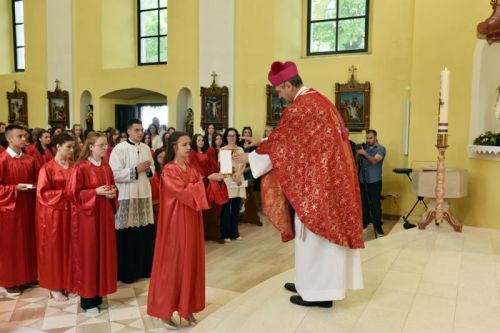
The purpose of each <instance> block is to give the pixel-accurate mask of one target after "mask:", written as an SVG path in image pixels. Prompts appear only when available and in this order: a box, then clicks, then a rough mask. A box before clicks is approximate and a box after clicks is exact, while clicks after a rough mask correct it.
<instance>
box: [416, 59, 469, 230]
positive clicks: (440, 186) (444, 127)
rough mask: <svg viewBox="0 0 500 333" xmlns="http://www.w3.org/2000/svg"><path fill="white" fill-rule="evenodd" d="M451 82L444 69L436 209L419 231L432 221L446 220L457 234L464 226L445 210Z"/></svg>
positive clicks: (420, 223)
mask: <svg viewBox="0 0 500 333" xmlns="http://www.w3.org/2000/svg"><path fill="white" fill-rule="evenodd" d="M449 80H450V71H449V70H448V69H446V68H445V69H444V70H443V71H442V72H441V89H440V96H439V123H438V133H437V144H436V148H437V149H438V165H437V170H436V188H435V193H436V207H435V208H434V209H432V210H431V211H430V212H429V213H428V214H427V215H426V216H425V217H424V218H423V219H422V221H420V222H419V223H418V228H419V229H425V228H426V227H427V226H428V225H429V224H430V223H431V222H432V221H435V223H436V225H439V224H440V223H442V222H443V220H445V221H446V222H448V224H449V225H450V226H451V227H452V228H453V230H455V231H457V232H461V231H462V225H460V224H458V223H456V221H455V219H454V218H453V216H452V215H451V213H450V212H449V211H448V209H445V207H444V206H445V199H444V198H445V189H444V182H445V174H446V166H445V159H446V156H445V153H446V148H448V96H449Z"/></svg>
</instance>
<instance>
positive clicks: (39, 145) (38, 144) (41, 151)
mask: <svg viewBox="0 0 500 333" xmlns="http://www.w3.org/2000/svg"><path fill="white" fill-rule="evenodd" d="M45 133H49V135H50V132H49V131H47V130H44V129H42V130H41V131H40V132H38V138H37V140H36V142H35V147H36V150H38V152H39V153H40V155H45V149H43V146H42V142H41V141H40V140H41V139H42V136H43V135H44V134H45ZM47 149H48V150H49V151H50V152H51V153H52V155H54V154H53V153H54V152H53V151H52V149H51V147H50V144H48V145H47Z"/></svg>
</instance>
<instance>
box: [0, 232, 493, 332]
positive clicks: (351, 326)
mask: <svg viewBox="0 0 500 333" xmlns="http://www.w3.org/2000/svg"><path fill="white" fill-rule="evenodd" d="M385 227H386V231H388V230H389V229H390V228H391V227H392V225H391V226H390V225H389V223H386V224H385ZM433 228H434V229H431V230H426V231H418V230H415V229H413V230H410V231H404V232H399V231H402V226H401V224H400V223H398V224H396V226H395V227H394V229H393V231H392V232H391V235H390V236H388V237H384V238H381V239H378V240H376V241H370V242H368V243H367V249H366V250H364V251H363V252H362V253H363V271H364V275H365V289H364V290H363V291H358V292H350V293H349V294H348V297H347V299H346V300H345V301H342V302H336V303H335V305H334V308H333V309H330V310H325V309H306V308H301V307H297V306H293V305H291V304H290V303H289V301H288V298H289V296H290V294H289V293H287V292H286V291H284V290H283V288H282V285H283V283H284V282H285V281H292V280H293V270H292V268H293V243H291V242H290V243H286V244H283V243H281V242H280V238H279V235H278V234H277V232H276V231H275V230H274V228H273V227H272V226H270V225H269V224H267V223H265V224H264V226H263V227H256V226H253V225H248V224H244V225H242V226H241V228H240V230H241V233H242V235H243V236H244V240H243V241H242V242H233V243H230V244H225V245H220V244H216V243H213V242H207V243H206V270H207V274H206V277H207V307H206V309H205V310H204V311H203V312H202V313H199V314H198V315H197V318H198V319H199V320H200V324H199V325H198V326H196V327H194V328H192V327H183V328H182V330H181V331H183V332H187V331H190V332H216V333H219V332H220V333H223V332H231V333H232V332H252V333H254V332H273V333H274V332H304V333H305V332H321V333H322V332H370V333H372V332H382V333H386V332H457V333H458V332H460V333H461V332H464V333H465V332H488V333H490V332H500V297H499V284H500V231H499V230H496V231H495V230H484V229H477V228H467V227H465V228H464V232H463V233H462V234H458V233H453V232H451V231H450V229H449V228H448V227H447V226H442V227H441V228H440V230H435V227H433ZM364 236H365V237H366V238H367V239H369V238H372V237H373V236H372V234H371V233H370V232H368V233H366V234H365V235H364ZM147 287H148V280H142V281H139V282H137V283H134V284H131V285H120V286H119V290H118V292H116V293H115V294H113V295H110V296H109V299H108V303H109V306H110V308H109V310H107V311H103V312H101V313H100V314H87V313H84V312H82V311H81V310H80V309H79V307H78V304H77V299H73V300H70V301H68V302H64V303H58V302H55V301H54V300H49V299H48V291H47V290H45V289H41V288H36V289H30V290H28V291H26V292H25V293H24V294H23V295H22V296H21V297H19V299H10V298H7V297H4V296H3V295H2V291H1V289H0V332H2V333H4V332H5V333H6V332H27V333H29V332H53V333H62V332H92V333H108V332H165V331H166V330H165V329H164V328H163V327H162V326H161V324H160V322H159V321H158V320H157V319H155V318H151V317H149V316H147V315H146V314H145V313H146V298H147Z"/></svg>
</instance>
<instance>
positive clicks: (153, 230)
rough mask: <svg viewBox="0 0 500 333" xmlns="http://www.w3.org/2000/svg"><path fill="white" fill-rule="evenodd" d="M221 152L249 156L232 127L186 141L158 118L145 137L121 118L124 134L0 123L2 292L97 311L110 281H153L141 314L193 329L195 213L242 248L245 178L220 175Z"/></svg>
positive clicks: (199, 288)
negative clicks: (210, 217) (73, 301)
mask: <svg viewBox="0 0 500 333" xmlns="http://www.w3.org/2000/svg"><path fill="white" fill-rule="evenodd" d="M271 131H272V128H267V129H266V133H265V136H267V135H269V134H270V132H271ZM243 133H244V135H245V136H252V130H251V128H250V127H245V129H244V130H243ZM224 149H229V150H231V151H232V152H233V153H239V152H243V151H251V150H252V148H248V147H247V143H246V142H245V140H243V139H241V138H240V134H239V132H238V130H236V129H235V128H228V129H227V130H225V131H224V132H223V133H219V132H217V131H216V129H215V126H214V125H213V124H209V125H208V126H207V128H206V131H205V133H203V134H195V135H194V136H193V137H192V138H191V137H190V136H188V134H187V133H184V132H177V131H175V128H173V127H170V128H168V129H166V128H165V126H160V125H159V123H158V120H157V119H156V118H155V119H154V120H153V123H152V124H151V125H150V126H149V127H148V128H147V129H146V130H144V128H143V124H142V122H141V120H139V119H130V120H129V121H128V123H127V131H126V132H120V131H119V130H117V129H114V128H108V129H106V130H105V131H104V132H98V131H85V132H84V131H83V129H82V126H80V125H79V124H75V125H74V126H73V127H72V129H71V130H64V129H63V128H59V127H56V128H51V129H49V130H45V129H40V128H35V129H27V128H25V127H24V126H23V125H22V124H8V125H7V124H4V123H0V151H1V155H0V210H1V211H2V214H3V220H4V221H3V223H2V229H1V232H0V250H1V251H0V252H1V253H2V256H1V257H0V286H2V287H4V288H5V289H6V292H7V296H9V297H17V296H19V295H20V294H21V293H22V292H23V291H24V290H26V289H27V288H32V287H35V286H37V285H38V284H39V285H40V286H41V287H43V288H47V289H48V290H49V291H50V298H53V299H54V300H55V301H61V302H64V301H67V300H68V299H69V298H72V297H76V296H80V306H81V308H82V309H83V310H85V311H87V312H90V313H98V312H99V311H102V310H103V309H106V308H107V304H106V302H105V301H103V297H104V296H106V295H109V294H112V293H114V292H115V291H116V290H117V282H118V281H121V282H123V283H133V282H135V281H137V280H138V279H141V278H149V277H151V280H150V287H149V288H150V293H149V295H150V296H149V299H148V313H149V314H150V315H153V316H155V317H159V318H171V316H172V313H173V312H174V311H178V313H179V314H180V316H181V317H183V318H186V319H187V320H188V322H189V323H195V322H196V319H195V318H194V316H193V313H196V312H199V311H201V310H202V309H203V308H204V307H205V297H204V295H205V291H204V288H205V278H204V272H205V264H204V260H205V258H204V232H203V229H204V226H203V219H204V215H205V214H207V213H209V212H211V213H212V214H214V215H215V216H216V217H217V219H218V222H219V223H218V224H219V228H220V230H219V231H220V241H219V242H220V243H222V244H223V243H229V242H231V241H234V240H239V241H241V240H242V237H241V235H240V234H239V231H238V225H239V216H240V212H243V211H244V200H245V198H246V184H247V182H245V180H248V179H250V177H251V172H250V171H249V167H248V166H247V165H246V164H236V163H235V164H234V166H233V173H232V174H226V175H222V174H221V173H220V172H219V162H218V153H219V151H220V150H224ZM155 243H156V244H155ZM169 324H170V326H171V327H174V328H175V327H176V326H175V323H173V322H169V320H166V322H165V325H169Z"/></svg>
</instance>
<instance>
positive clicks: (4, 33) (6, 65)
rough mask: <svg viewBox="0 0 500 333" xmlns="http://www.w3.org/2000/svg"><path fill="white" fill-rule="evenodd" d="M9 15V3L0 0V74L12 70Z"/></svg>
mask: <svg viewBox="0 0 500 333" xmlns="http://www.w3.org/2000/svg"><path fill="white" fill-rule="evenodd" d="M11 13H12V6H11V1H9V0H0V74H9V73H11V72H12V70H13V68H14V65H13V62H12V59H13V58H12V57H11V54H12V52H13V51H12V49H13V45H12V39H13V36H12V14H11ZM0 115H1V114H0Z"/></svg>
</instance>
